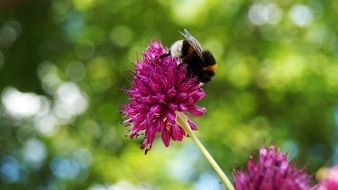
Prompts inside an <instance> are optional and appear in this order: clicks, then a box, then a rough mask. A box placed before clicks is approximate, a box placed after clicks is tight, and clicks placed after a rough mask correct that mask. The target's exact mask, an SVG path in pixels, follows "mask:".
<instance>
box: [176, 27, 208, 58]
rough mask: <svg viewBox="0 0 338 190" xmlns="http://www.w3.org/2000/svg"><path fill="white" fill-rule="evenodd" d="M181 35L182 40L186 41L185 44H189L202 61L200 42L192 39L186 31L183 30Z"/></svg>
mask: <svg viewBox="0 0 338 190" xmlns="http://www.w3.org/2000/svg"><path fill="white" fill-rule="evenodd" d="M180 33H181V35H182V36H183V38H184V39H185V40H187V42H188V43H189V45H190V46H191V47H192V48H194V50H195V51H196V53H197V55H198V56H199V57H200V58H201V59H203V56H202V51H203V49H202V46H201V44H200V42H199V41H198V40H197V39H196V38H195V37H194V36H192V35H191V34H190V33H189V32H188V30H187V29H184V32H180Z"/></svg>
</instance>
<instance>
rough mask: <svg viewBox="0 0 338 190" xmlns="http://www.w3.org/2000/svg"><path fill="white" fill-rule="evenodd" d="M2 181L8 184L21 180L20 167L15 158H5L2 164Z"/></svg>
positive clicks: (0, 169) (0, 168)
mask: <svg viewBox="0 0 338 190" xmlns="http://www.w3.org/2000/svg"><path fill="white" fill-rule="evenodd" d="M0 171H1V179H2V181H4V182H6V183H15V182H17V181H18V180H19V178H20V166H19V164H18V162H17V161H16V159H15V158H13V157H11V156H5V157H4V158H3V159H2V162H1V167H0Z"/></svg>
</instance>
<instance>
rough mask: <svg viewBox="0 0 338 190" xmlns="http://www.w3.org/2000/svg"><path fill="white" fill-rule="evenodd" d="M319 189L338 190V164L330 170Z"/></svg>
mask: <svg viewBox="0 0 338 190" xmlns="http://www.w3.org/2000/svg"><path fill="white" fill-rule="evenodd" d="M318 190H338V165H337V166H334V167H333V168H331V169H330V170H329V171H328V173H327V175H326V176H325V177H324V179H323V180H322V181H321V182H320V184H319V188H318Z"/></svg>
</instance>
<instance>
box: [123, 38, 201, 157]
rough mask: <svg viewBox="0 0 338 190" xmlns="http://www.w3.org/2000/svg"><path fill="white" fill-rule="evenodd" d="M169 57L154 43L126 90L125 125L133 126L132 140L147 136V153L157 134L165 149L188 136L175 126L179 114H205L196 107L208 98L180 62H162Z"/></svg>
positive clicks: (172, 59) (146, 52)
mask: <svg viewBox="0 0 338 190" xmlns="http://www.w3.org/2000/svg"><path fill="white" fill-rule="evenodd" d="M166 53H168V50H167V49H165V48H164V47H163V46H162V45H161V44H160V43H159V42H157V41H153V42H152V43H151V44H150V45H149V47H148V49H147V50H146V51H145V52H144V54H143V60H141V61H137V62H136V64H135V66H136V71H135V74H134V78H133V81H132V87H131V89H129V90H126V93H127V95H129V96H130V102H129V103H128V104H126V105H124V107H123V113H124V115H125V116H126V118H127V119H126V121H125V123H127V124H129V125H131V126H132V129H131V131H130V134H129V136H130V138H135V137H137V136H138V135H139V134H140V133H143V132H144V136H145V137H144V140H143V143H142V145H141V149H143V150H145V153H147V151H148V150H149V149H150V148H151V145H152V143H153V142H154V139H155V136H156V135H157V134H161V136H162V141H163V143H164V145H165V146H169V144H170V140H171V139H172V140H174V141H181V140H182V139H183V137H184V136H186V135H187V134H186V132H185V131H184V130H183V129H182V128H181V127H180V126H179V125H177V123H176V114H175V112H176V111H179V112H189V113H191V114H192V115H193V116H202V115H204V114H205V113H206V111H205V109H204V108H201V107H198V106H197V105H196V103H197V102H198V101H200V100H201V99H202V98H203V97H204V96H205V95H206V94H205V93H204V91H203V90H202V89H201V88H200V85H199V81H198V80H197V79H195V78H187V77H186V66H185V65H184V64H180V61H179V60H178V59H176V58H173V57H171V56H167V57H165V58H161V56H162V55H163V54H166ZM188 123H189V124H190V127H191V128H192V129H193V130H196V129H197V127H196V124H195V123H194V122H193V121H192V120H190V119H189V118H188Z"/></svg>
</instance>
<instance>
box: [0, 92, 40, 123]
mask: <svg viewBox="0 0 338 190" xmlns="http://www.w3.org/2000/svg"><path fill="white" fill-rule="evenodd" d="M1 100H2V104H3V105H4V106H5V109H6V111H7V113H8V114H9V115H10V116H12V117H14V118H23V117H31V116H34V115H38V114H39V112H40V111H41V110H43V105H42V104H43V101H44V97H43V96H38V95H36V94H35V93H23V92H20V91H18V90H17V89H16V88H13V87H7V88H5V89H4V91H3V93H2V96H1Z"/></svg>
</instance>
